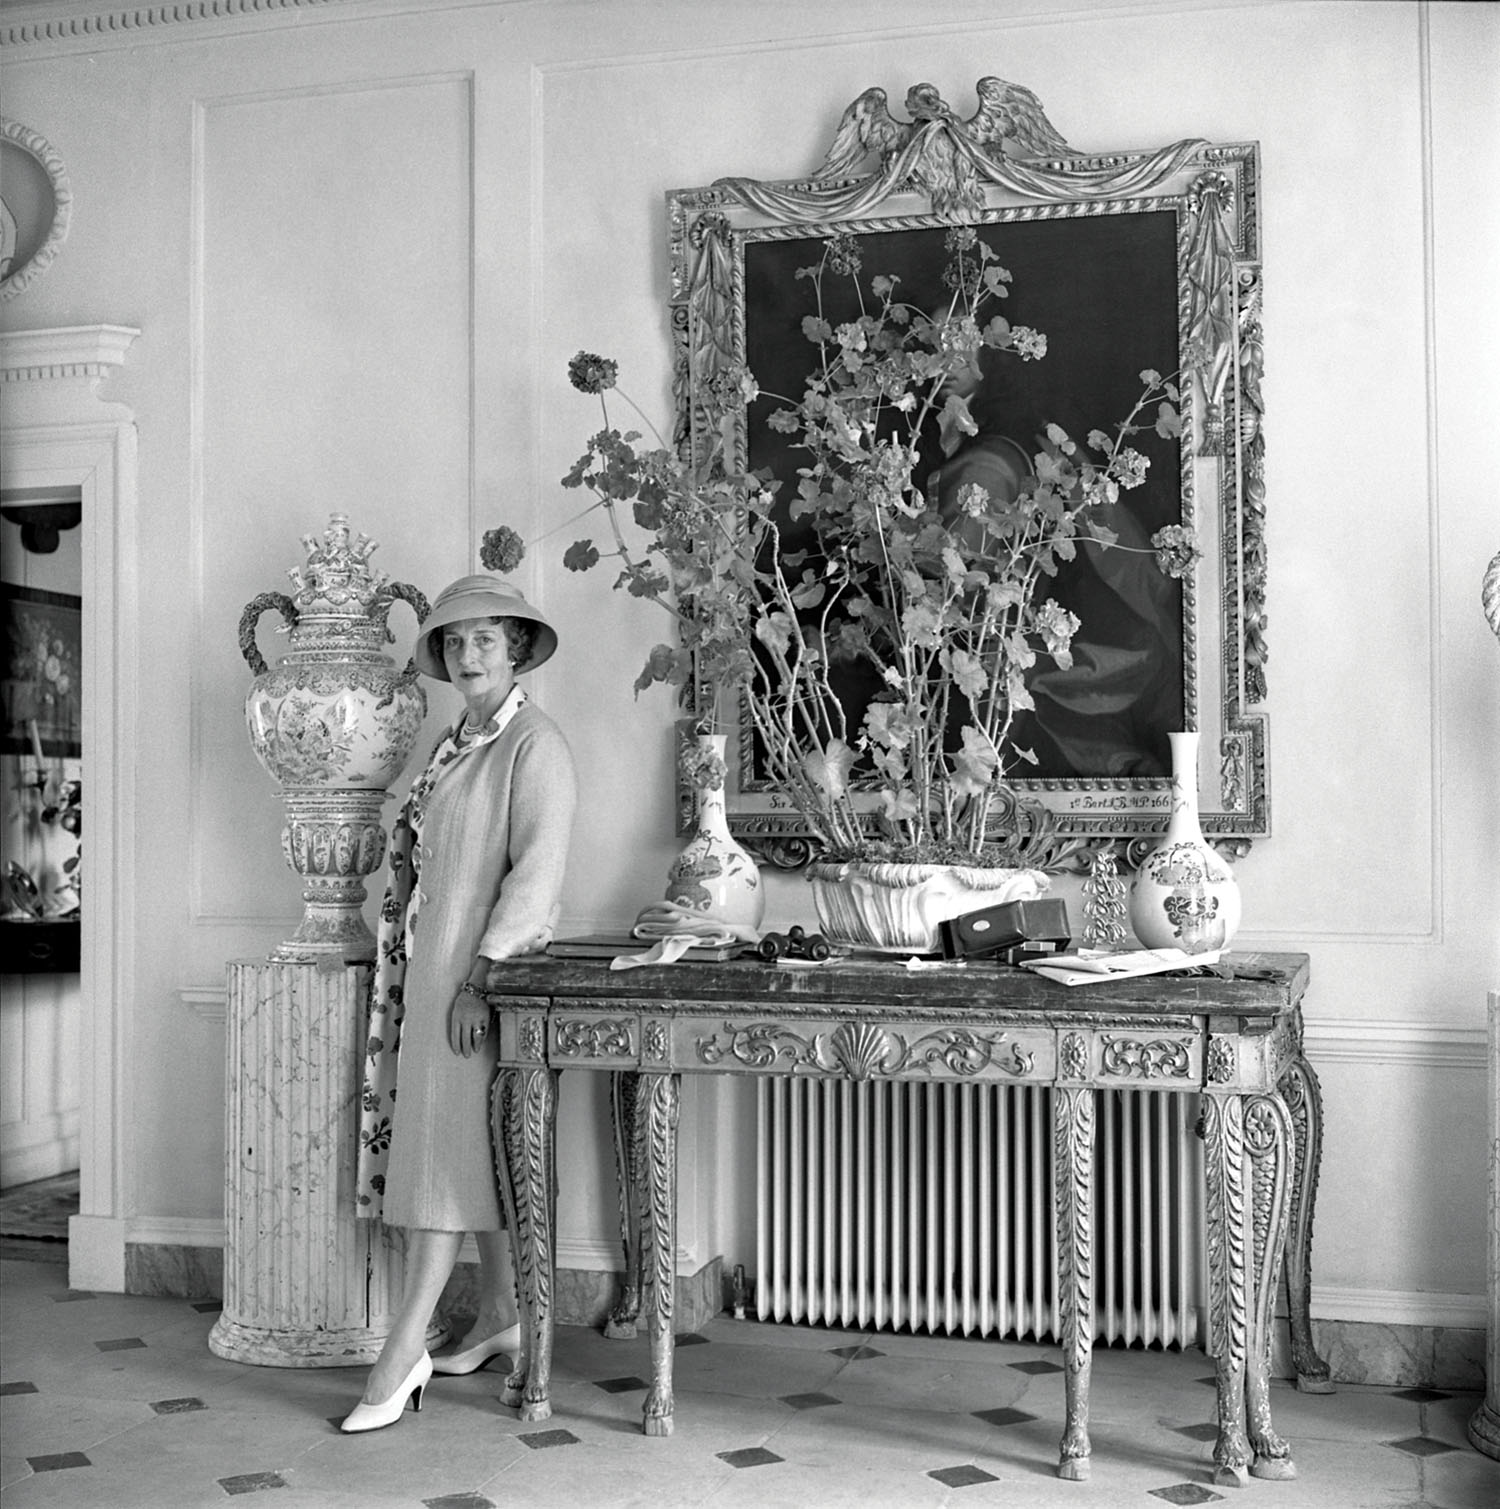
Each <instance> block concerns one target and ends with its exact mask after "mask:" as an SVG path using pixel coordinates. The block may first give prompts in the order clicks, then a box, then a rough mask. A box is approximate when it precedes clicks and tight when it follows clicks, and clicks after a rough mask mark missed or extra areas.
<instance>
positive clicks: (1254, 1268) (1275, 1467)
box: [1245, 1092, 1297, 1481]
mask: <svg viewBox="0 0 1500 1509" xmlns="http://www.w3.org/2000/svg"><path fill="white" fill-rule="evenodd" d="M1245 1149H1246V1151H1247V1152H1248V1153H1249V1154H1250V1233H1251V1244H1252V1263H1251V1266H1250V1282H1251V1290H1250V1334H1249V1337H1248V1339H1247V1342H1246V1368H1247V1370H1248V1378H1247V1393H1246V1406H1247V1409H1248V1412H1249V1424H1250V1441H1251V1444H1252V1445H1253V1446H1254V1447H1255V1461H1254V1462H1253V1463H1252V1464H1251V1466H1250V1475H1251V1476H1252V1477H1257V1478H1271V1479H1275V1480H1278V1481H1279V1480H1284V1479H1287V1478H1294V1477H1296V1476H1297V1469H1296V1466H1295V1465H1294V1464H1293V1462H1292V1450H1291V1447H1290V1446H1288V1445H1287V1443H1286V1442H1285V1441H1283V1440H1282V1439H1281V1437H1280V1436H1278V1435H1277V1434H1276V1431H1275V1429H1274V1428H1273V1427H1272V1424H1271V1395H1270V1372H1271V1325H1272V1321H1273V1318H1274V1315H1275V1303H1276V1280H1277V1278H1278V1277H1279V1276H1280V1268H1281V1255H1282V1253H1283V1251H1284V1250H1285V1248H1286V1229H1287V1213H1288V1209H1289V1207H1290V1196H1291V1185H1292V1118H1291V1115H1290V1113H1289V1112H1288V1111H1287V1108H1286V1104H1285V1102H1284V1101H1283V1100H1282V1098H1281V1097H1280V1096H1279V1095H1277V1094H1275V1093H1274V1092H1273V1093H1271V1094H1268V1095H1253V1096H1250V1097H1249V1098H1248V1099H1247V1100H1246V1101H1245Z"/></svg>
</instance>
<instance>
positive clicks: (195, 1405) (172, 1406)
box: [151, 1399, 208, 1415]
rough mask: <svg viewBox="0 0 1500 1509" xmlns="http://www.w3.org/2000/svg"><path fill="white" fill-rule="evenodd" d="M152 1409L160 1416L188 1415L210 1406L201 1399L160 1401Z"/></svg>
mask: <svg viewBox="0 0 1500 1509" xmlns="http://www.w3.org/2000/svg"><path fill="white" fill-rule="evenodd" d="M151 1408H152V1409H154V1410H155V1411H156V1413H157V1414H159V1415H186V1414H191V1413H192V1411H193V1410H195V1409H207V1408H208V1406H207V1405H206V1404H205V1403H204V1402H203V1401H202V1400H201V1399H158V1400H157V1401H156V1403H155V1404H153V1405H152V1406H151Z"/></svg>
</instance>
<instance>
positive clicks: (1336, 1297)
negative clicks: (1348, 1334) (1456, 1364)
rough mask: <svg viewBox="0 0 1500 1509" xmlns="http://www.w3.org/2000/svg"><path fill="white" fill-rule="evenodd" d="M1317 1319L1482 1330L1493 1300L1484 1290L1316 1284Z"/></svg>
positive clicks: (1314, 1297)
mask: <svg viewBox="0 0 1500 1509" xmlns="http://www.w3.org/2000/svg"><path fill="white" fill-rule="evenodd" d="M1311 1309H1312V1313H1313V1318H1314V1319H1315V1320H1343V1321H1359V1322H1361V1323H1363V1324H1367V1325H1380V1326H1391V1325H1396V1326H1437V1327H1440V1328H1444V1329H1452V1328H1457V1329H1460V1330H1479V1331H1482V1330H1483V1329H1484V1327H1485V1324H1486V1322H1487V1320H1488V1318H1489V1302H1488V1300H1486V1299H1485V1297H1484V1295H1482V1294H1424V1293H1416V1292H1412V1291H1409V1290H1404V1289H1348V1288H1342V1287H1338V1286H1334V1285H1328V1284H1314V1285H1313V1286H1312V1303H1311Z"/></svg>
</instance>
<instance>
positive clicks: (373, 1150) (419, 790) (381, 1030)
mask: <svg viewBox="0 0 1500 1509" xmlns="http://www.w3.org/2000/svg"><path fill="white" fill-rule="evenodd" d="M526 700H527V699H526V692H525V691H524V689H523V688H521V687H520V686H514V687H512V688H511V690H510V693H509V695H508V696H507V697H506V699H505V701H504V702H502V703H501V704H500V709H499V711H498V712H497V713H496V714H495V716H494V717H493V718H491V719H490V721H489V722H488V723H487V724H485V726H484V728H483V729H482V730H481V731H480V732H479V733H478V734H475V735H473V736H472V737H470V738H468V739H463V740H461V739H460V737H459V730H460V727H461V726H462V723H463V720H462V719H460V720H459V722H458V723H455V724H454V725H453V727H452V728H450V729H449V730H448V731H447V732H446V733H445V734H444V735H443V737H442V738H441V739H440V740H439V741H438V744H437V748H436V749H434V750H433V751H432V758H431V759H430V760H428V762H427V768H426V770H424V771H423V772H422V774H421V775H419V776H418V777H417V779H416V780H415V781H413V782H412V787H411V791H410V793H409V794H408V795H407V798H406V800H405V802H403V803H402V805H401V811H400V812H399V813H398V814H397V815H396V821H395V822H394V823H393V824H392V826H391V841H390V850H389V859H388V861H387V867H388V869H389V871H390V879H389V880H388V881H387V883H386V888H385V897H384V899H383V900H382V901H381V903H380V930H379V932H378V934H377V952H376V956H375V980H374V984H373V985H372V987H371V992H370V1013H369V1031H368V1033H367V1034H366V1039H365V1082H364V1090H363V1093H362V1094H361V1096H360V1117H359V1163H358V1169H357V1174H356V1179H355V1206H356V1211H355V1213H356V1214H357V1215H361V1216H368V1217H371V1218H378V1217H379V1216H380V1215H381V1213H382V1211H383V1209H384V1201H385V1171H386V1164H387V1162H388V1161H389V1158H390V1151H391V1115H392V1112H393V1110H394V1108H395V1104H396V1079H397V1071H398V1066H399V1061H400V1057H401V1023H402V1021H403V1020H404V1018H405V1016H406V995H405V989H406V962H407V960H408V959H409V958H410V957H411V944H412V937H413V935H414V932H415V928H416V922H417V911H418V909H419V907H420V905H421V899H422V893H421V890H420V889H419V887H418V885H417V881H418V879H419V878H420V876H421V873H422V822H423V819H424V818H425V817H426V814H427V799H428V797H429V796H430V795H431V793H432V788H433V787H434V786H435V785H436V784H437V782H438V778H439V777H440V776H441V775H442V774H443V772H444V771H445V770H446V769H447V768H448V767H449V766H450V765H451V764H453V762H454V761H455V760H459V759H462V758H463V756H464V755H466V754H468V753H470V752H471V751H472V750H475V749H482V748H483V747H484V746H485V745H486V744H491V743H493V742H494V741H495V740H496V739H497V738H499V737H500V734H501V732H502V731H503V730H504V728H505V726H506V725H507V724H508V723H509V722H510V720H511V719H512V718H514V717H515V715H516V714H517V713H518V712H520V710H521V709H522V708H523V707H524V706H525V705H526Z"/></svg>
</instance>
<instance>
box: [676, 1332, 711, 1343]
mask: <svg viewBox="0 0 1500 1509" xmlns="http://www.w3.org/2000/svg"><path fill="white" fill-rule="evenodd" d="M672 1345H673V1346H674V1347H706V1346H707V1345H708V1337H706V1336H700V1335H699V1334H698V1333H697V1332H696V1331H684V1332H683V1333H682V1335H681V1336H674V1337H673V1338H672Z"/></svg>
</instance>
